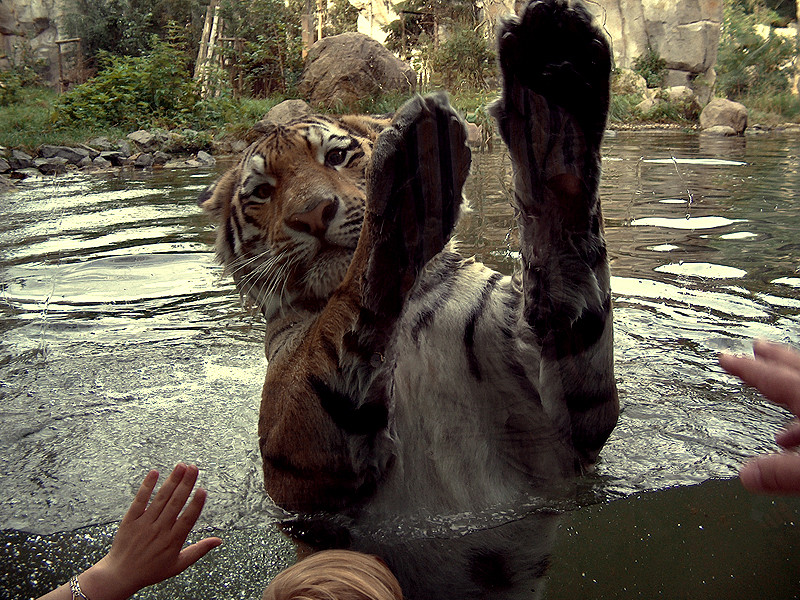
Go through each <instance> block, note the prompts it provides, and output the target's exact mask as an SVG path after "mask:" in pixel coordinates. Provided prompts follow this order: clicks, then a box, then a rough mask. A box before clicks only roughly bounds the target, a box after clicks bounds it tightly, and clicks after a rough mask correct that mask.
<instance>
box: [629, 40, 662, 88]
mask: <svg viewBox="0 0 800 600" xmlns="http://www.w3.org/2000/svg"><path fill="white" fill-rule="evenodd" d="M633 71H634V72H635V73H638V74H639V75H641V76H642V77H644V80H645V81H646V82H647V87H649V88H657V87H661V86H662V85H664V78H665V77H666V75H667V62H666V61H665V60H664V59H663V58H661V57H660V56H659V54H658V52H656V51H655V50H654V49H653V48H651V47H648V48H647V52H645V53H644V54H642V55H641V56H637V57H636V58H635V59H634V60H633Z"/></svg>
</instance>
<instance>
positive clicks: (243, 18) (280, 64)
mask: <svg viewBox="0 0 800 600" xmlns="http://www.w3.org/2000/svg"><path fill="white" fill-rule="evenodd" d="M220 6H221V9H222V15H223V18H224V19H225V23H226V26H227V28H228V29H227V30H226V34H227V35H229V36H231V37H235V38H239V39H241V40H243V43H242V46H241V47H240V48H239V49H236V48H233V47H228V48H227V49H226V58H227V59H228V60H230V61H231V62H232V63H233V64H235V65H236V66H237V67H238V68H239V69H241V71H242V73H243V75H244V80H245V83H246V84H247V87H248V88H249V90H248V91H249V93H250V94H251V95H253V96H256V97H266V96H269V95H270V94H274V93H286V92H289V91H291V90H292V88H293V87H294V85H295V84H296V83H297V81H298V80H299V79H300V75H301V74H302V71H303V56H302V47H303V45H302V38H301V33H300V19H299V18H298V15H297V14H292V12H291V8H290V7H289V6H287V4H286V2H284V0H250V1H249V2H239V1H236V0H223V2H222V4H221V5H220Z"/></svg>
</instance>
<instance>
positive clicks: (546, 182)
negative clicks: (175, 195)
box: [203, 0, 618, 597]
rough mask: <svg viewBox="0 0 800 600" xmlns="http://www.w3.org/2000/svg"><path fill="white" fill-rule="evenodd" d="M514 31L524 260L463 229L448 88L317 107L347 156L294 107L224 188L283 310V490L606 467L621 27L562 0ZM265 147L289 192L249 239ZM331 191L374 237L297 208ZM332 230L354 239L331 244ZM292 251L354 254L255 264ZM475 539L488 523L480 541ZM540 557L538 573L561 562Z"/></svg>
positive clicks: (510, 481) (340, 504)
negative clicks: (345, 109)
mask: <svg viewBox="0 0 800 600" xmlns="http://www.w3.org/2000/svg"><path fill="white" fill-rule="evenodd" d="M499 44H500V60H501V67H502V69H503V76H504V89H503V95H502V97H501V99H500V100H498V101H497V103H496V104H495V105H494V107H493V114H494V115H495V117H496V119H497V121H498V124H499V126H500V131H501V134H502V137H503V139H504V141H505V142H506V144H507V146H508V147H509V151H510V154H511V157H512V162H513V165H514V178H515V189H516V193H515V199H514V210H515V212H516V216H517V220H518V223H519V227H520V232H521V248H520V250H521V255H522V259H521V261H520V266H519V270H518V273H517V274H516V275H515V276H514V277H507V276H503V275H501V274H499V273H496V272H494V271H492V270H491V269H489V268H488V267H486V266H484V265H482V264H480V263H478V262H476V261H474V260H473V259H471V258H465V257H462V256H461V255H460V254H458V253H457V252H456V251H455V250H454V249H453V247H452V245H451V244H450V237H451V235H452V232H453V227H454V226H455V223H456V221H457V219H458V216H459V214H460V211H461V210H462V208H463V199H462V188H463V184H464V181H465V179H466V176H467V173H468V170H469V164H470V153H469V149H468V148H467V145H466V134H465V130H464V126H463V123H462V121H461V119H460V117H458V115H457V114H456V113H455V112H454V111H453V109H452V108H450V106H449V103H448V101H447V98H446V97H445V96H443V95H438V94H434V95H430V96H426V97H424V98H422V97H415V98H413V99H411V100H410V101H409V102H408V103H406V104H405V105H404V106H403V107H402V108H401V109H400V110H399V111H398V113H397V114H396V115H395V116H394V118H393V120H392V121H391V123H388V124H387V123H376V122H374V121H369V122H368V123H366V122H364V123H361V124H360V125H358V126H355V125H353V122H354V121H358V118H355V117H354V118H351V121H350V124H347V122H346V121H345V120H342V121H338V122H337V121H336V120H335V119H330V118H328V117H324V118H323V117H313V118H311V120H312V121H314V120H315V119H320V120H322V121H324V122H325V123H326V125H325V127H328V128H329V130H330V128H336V127H339V128H340V129H341V130H342V131H345V132H347V135H349V136H350V137H351V138H352V141H353V144H355V145H356V146H358V148H359V149H360V150H359V151H361V150H363V152H364V154H363V156H362V157H361V159H359V160H360V162H358V164H357V165H354V168H353V169H350V170H348V171H345V170H341V169H339V170H337V169H331V168H329V167H328V166H326V164H325V162H324V161H322V162H320V160H319V156H320V150H319V147H318V146H315V144H314V143H313V142H311V141H309V139H310V138H309V136H308V135H307V134H306V133H304V132H306V131H307V128H308V127H309V126H310V124H309V123H308V122H306V121H300V122H297V123H294V124H290V125H288V126H278V125H276V126H275V127H276V129H275V131H273V132H270V133H269V134H268V135H267V136H266V137H265V138H264V139H263V140H262V141H261V142H258V143H257V145H256V146H254V147H252V148H251V149H250V150H249V151H248V152H247V153H246V155H245V157H244V158H243V160H242V161H241V162H240V164H239V165H237V166H236V167H234V168H233V169H232V170H231V171H229V172H228V173H227V174H225V175H224V176H223V177H222V179H221V180H220V181H219V182H218V183H217V184H216V186H215V187H213V188H212V189H211V190H209V192H208V193H207V194H206V195H205V196H204V198H203V202H204V204H203V206H204V208H205V209H206V210H207V211H209V212H210V213H212V214H213V215H215V217H216V218H217V219H218V220H219V221H220V230H219V231H220V233H219V235H218V241H217V251H218V254H219V256H220V259H221V261H222V262H223V263H224V264H225V265H226V266H227V267H228V268H229V269H230V270H232V271H233V273H234V277H235V278H237V286H238V287H239V290H240V292H241V293H242V294H244V295H248V296H250V297H251V299H252V300H253V301H254V302H256V303H257V305H258V306H259V307H260V308H261V309H262V311H263V312H264V313H265V315H266V316H267V318H268V324H267V336H266V352H267V357H268V360H269V365H268V368H267V374H266V379H265V383H264V388H263V394H262V402H261V411H260V417H259V426H258V434H259V442H260V449H261V455H262V458H263V464H264V481H265V487H266V490H267V492H268V493H269V495H270V496H271V498H272V499H273V500H274V501H275V502H276V503H277V504H278V505H279V506H282V507H283V508H285V509H287V510H290V511H295V512H297V513H299V514H301V515H308V514H315V515H319V514H321V513H327V514H330V515H339V516H342V515H343V516H346V517H347V518H350V519H355V523H361V524H362V525H363V524H365V523H373V524H374V523H380V522H381V520H382V519H390V518H396V517H398V516H402V515H409V516H415V517H419V516H420V515H433V514H454V513H459V512H463V511H474V510H484V509H486V508H487V507H492V506H504V505H507V504H508V503H509V502H513V501H515V500H517V499H519V498H525V497H528V496H529V495H533V494H535V495H537V496H540V497H541V496H548V495H553V494H555V495H558V494H560V493H562V492H563V486H564V485H565V483H567V482H569V481H570V480H571V479H572V478H573V477H574V476H575V475H578V474H581V473H583V472H585V471H586V470H587V469H590V468H591V467H592V465H593V464H594V463H595V461H596V460H597V457H598V454H599V452H600V449H601V447H602V446H603V444H604V442H605V440H606V439H607V437H608V435H609V434H610V432H611V430H612V429H613V427H614V425H615V423H616V419H617V415H618V402H617V394H616V387H615V380H614V372H613V350H612V344H613V335H612V323H611V299H610V289H609V279H610V277H609V269H608V262H607V258H606V249H605V242H604V239H603V227H602V215H601V211H600V201H599V197H598V185H599V176H600V141H601V139H602V133H603V129H604V126H605V118H606V113H607V108H608V77H609V71H610V51H609V47H608V43H607V42H606V40H605V38H604V37H603V35H602V33H601V32H599V31H598V30H597V29H596V28H595V27H594V26H593V25H592V24H591V19H590V17H589V15H588V13H587V12H586V11H585V9H584V8H583V7H582V6H581V5H580V4H579V3H575V2H566V1H563V0H547V1H544V2H532V3H530V4H529V5H528V6H527V7H526V8H525V9H524V10H523V14H522V16H521V17H520V18H514V19H509V20H508V21H506V22H505V23H504V24H503V26H502V30H501V35H500V42H499ZM376 127H383V129H382V130H381V132H380V135H377V136H376V135H375V130H376V129H375V128H376ZM254 161H255V163H258V164H261V162H263V164H264V165H265V168H264V170H265V174H266V176H267V177H268V178H271V180H272V181H274V182H275V186H274V188H275V190H280V193H278V192H276V195H275V201H274V202H273V204H272V205H269V206H267V205H263V204H262V205H261V206H260V207H259V208H258V209H255V208H250V209H248V210H249V211H250V212H251V213H252V215H255V216H257V219H260V220H258V222H259V223H262V224H263V232H260V233H259V235H260V236H261V237H260V238H259V236H258V235H256V236H255V237H254V240H253V242H252V244H251V245H250V246H249V247H248V251H247V252H246V253H245V254H247V259H243V257H242V256H240V255H239V254H238V253H237V252H236V251H235V250H234V249H233V245H232V243H231V240H232V239H233V238H235V236H233V238H232V236H231V233H230V232H231V230H235V229H236V227H237V226H238V225H236V224H235V223H234V224H232V223H231V221H232V220H235V219H236V218H238V217H239V216H241V215H242V214H244V212H243V209H242V205H243V204H246V203H247V197H246V195H247V192H248V187H247V186H248V185H251V184H252V182H251V183H250V184H247V183H246V181H247V177H248V176H251V175H252V171H253V162H254ZM259 161H261V162H259ZM359 169H361V170H360V171H359ZM298 178H300V179H301V180H302V181H298ZM301 183H302V184H303V185H300V184H301ZM331 196H335V197H336V198H337V201H338V202H339V203H340V204H339V206H342V207H345V208H346V209H347V210H349V211H351V213H352V214H356V213H358V211H359V209H358V207H359V206H360V207H361V212H362V214H363V219H362V220H363V226H362V227H361V228H360V231H359V233H358V237H357V243H356V241H355V240H353V239H352V237H353V236H352V231H350V230H348V235H350V237H349V238H348V237H347V235H345V234H344V232H342V231H340V230H336V231H334V230H333V229H335V228H334V222H333V221H331V224H330V225H329V227H331V230H327V231H326V232H325V233H324V237H323V238H322V239H315V238H314V236H313V235H310V234H308V233H307V232H303V231H298V230H297V229H296V228H293V227H292V226H290V223H294V222H295V221H292V219H298V218H302V219H308V218H309V217H308V215H309V214H317V213H320V211H319V210H317V209H316V207H317V204H316V203H318V202H322V201H323V200H324V199H325V198H330V197H331ZM321 199H323V200H321ZM315 210H316V211H317V212H316V213H315V212H314V211H315ZM259 211H260V212H259ZM298 214H299V215H300V217H298V216H297V215H298ZM320 214H321V213H320ZM351 216H352V215H351ZM345 222H350V221H347V220H346V219H343V220H341V221H340V223H345ZM337 226H338V225H337ZM337 236H339V237H337ZM332 240H333V241H336V240H339V241H341V242H342V246H341V248H340V249H341V252H340V255H341V256H338V257H334V258H333V259H332V260H331V256H329V255H325V254H324V252H330V244H331V243H333V242H332ZM298 248H300V250H298ZM281 253H287V254H292V253H303V259H302V260H299V259H298V260H297V261H295V263H294V264H293V266H292V269H295V270H298V269H300V270H301V269H308V270H311V271H314V270H315V269H317V268H318V267H319V266H320V265H319V263H320V261H323V263H324V264H325V265H341V264H342V262H344V263H345V267H344V268H342V267H340V266H337V267H336V269H333V270H330V271H331V272H330V273H328V276H326V273H325V272H323V273H320V274H319V280H320V281H322V280H324V285H317V286H313V285H308V282H307V281H306V282H305V283H303V282H301V279H302V278H301V277H300V275H298V273H296V272H295V270H292V269H287V270H286V271H285V272H282V276H283V281H282V282H281V283H280V285H275V284H272V283H271V284H269V285H268V286H266V287H263V286H262V287H259V286H258V285H252V284H253V282H254V281H256V280H258V278H259V276H258V275H253V274H252V272H251V270H252V269H253V268H254V267H252V265H258V264H260V262H261V263H263V261H265V260H266V259H265V258H264V257H265V256H268V257H272V256H280V255H281ZM315 253H316V254H315ZM342 257H345V258H346V260H343V259H342ZM340 259H342V260H340ZM246 260H251V261H252V262H250V263H247V262H246ZM324 261H328V262H324ZM337 261H338V262H337ZM243 265H245V266H243ZM246 265H251V266H246ZM326 268H327V267H326ZM237 271H238V273H237ZM326 277H327V278H326ZM248 285H250V286H251V288H252V289H250V288H249V287H248ZM265 285H266V284H265ZM326 290H327V293H326ZM543 527H544V529H545V530H548V531H549V530H550V529H551V526H550V525H546V526H543ZM335 529H336V528H333V529H331V531H335ZM540 529H541V528H540ZM298 535H299V534H298ZM332 535H333V534H332ZM337 535H338V534H337ZM543 536H544V537H543V538H542V539H543V540H544V539H545V538H546V539H550V534H549V533H548V534H546V535H545V534H543ZM333 537H334V538H335V537H336V535H333ZM489 537H491V536H489ZM313 538H314V535H310V536H309V539H310V540H311V543H312V544H314V545H317V546H322V545H326V544H336V543H337V542H331V539H333V538H331V539H327V540H326V539H323V538H325V536H324V535H323V536H322V537H317V538H316V541H315V539H313ZM345 538H346V539H347V540H348V541H347V542H346V543H353V544H355V542H354V540H356V539H357V538H358V535H356V534H355V533H352V532H351V533H349V534H346V535H345ZM369 538H370V536H363V538H362V541H363V540H368V539H369ZM364 543H365V544H366V545H367V546H369V542H364ZM373 543H374V542H373ZM492 544H494V546H495V547H494V548H491V551H490V550H487V548H488V547H489V546H492ZM503 544H504V542H502V541H501V540H500V538H498V539H496V540H494V541H492V542H487V541H486V540H485V539H484V540H483V541H482V542H481V552H483V551H486V552H489V554H491V553H492V552H499V553H500V554H501V555H504V553H506V552H508V550H509V549H508V548H505V547H502V546H503ZM362 545H364V544H362ZM475 551H476V550H475V548H474V547H470V546H469V545H468V544H467V547H466V548H462V549H461V550H460V551H459V552H460V553H461V554H459V556H461V557H462V558H463V560H464V561H466V562H469V561H468V560H467V558H465V557H468V556H471V555H472V554H470V553H473V554H474V552H475ZM531 551H532V552H534V553H536V554H537V557H538V558H531V557H528V559H530V560H528V563H530V564H534V563H535V564H539V565H542V564H545V562H546V560H545V558H546V551H545V550H542V549H541V548H537V549H536V550H535V551H534V550H531ZM387 552H389V551H388V550H387ZM542 553H544V554H542ZM479 555H480V553H479ZM543 557H545V558H543ZM389 560H390V562H391V559H389ZM459 560H461V559H459ZM492 560H495V559H494V558H493V559H492ZM526 560H527V559H526ZM531 561H533V562H532V563H531ZM478 562H479V563H481V561H478ZM484 562H485V561H484ZM489 562H491V561H489ZM501 562H502V561H501ZM473 563H474V561H473ZM473 563H470V564H472V567H470V568H473V567H474V569H477V571H476V572H481V573H483V571H482V570H481V569H482V568H483V567H480V568H479V567H476V566H475V564H477V563H475V564H473ZM481 564H483V563H481ZM487 564H489V563H487ZM401 567H402V565H400V564H399V563H398V566H397V568H398V569H401ZM487 568H488V567H487ZM474 569H473V570H474ZM533 570H534V571H536V572H537V573H538V574H537V575H535V576H532V577H534V579H536V578H539V577H541V575H542V574H543V571H544V570H546V569H538V570H537V569H533ZM539 571H542V572H539ZM490 575H491V573H490ZM417 576H419V574H417ZM426 576H427V575H426ZM432 577H433V576H432ZM465 577H466V579H467V580H470V581H471V582H472V583H469V585H467V587H465V588H464V592H463V593H464V594H466V595H464V596H458V597H471V596H472V595H475V594H477V596H476V597H478V596H480V590H481V589H482V588H481V585H482V584H480V583H476V580H475V577H473V576H470V575H469V574H467V575H465ZM487 577H488V575H487ZM433 579H436V578H435V577H433ZM444 579H447V577H444ZM490 579H491V577H490ZM443 584H444V585H445V586H446V583H443ZM451 585H454V584H452V583H451ZM465 585H466V584H465ZM525 585H528V584H525ZM525 585H523V587H525ZM531 585H532V584H531ZM531 585H528V587H527V589H528V590H529V591H530V590H531V589H532V588H531ZM470 586H471V587H470ZM484 587H485V586H484ZM452 589H456V588H452ZM537 589H538V588H537ZM476 590H477V591H476ZM452 597H456V596H452Z"/></svg>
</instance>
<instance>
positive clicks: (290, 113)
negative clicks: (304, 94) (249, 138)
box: [261, 98, 313, 123]
mask: <svg viewBox="0 0 800 600" xmlns="http://www.w3.org/2000/svg"><path fill="white" fill-rule="evenodd" d="M312 112H313V111H312V110H311V107H310V106H309V105H308V103H307V102H304V101H303V100H298V99H296V98H295V99H292V100H284V101H283V102H281V103H279V104H276V105H275V106H273V107H272V108H270V109H269V110H268V111H267V114H266V115H264V118H263V119H261V120H262V121H272V122H273V123H286V122H288V121H291V120H293V119H301V118H303V117H307V116H308V115H310V114H312Z"/></svg>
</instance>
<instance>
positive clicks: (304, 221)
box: [286, 198, 339, 238]
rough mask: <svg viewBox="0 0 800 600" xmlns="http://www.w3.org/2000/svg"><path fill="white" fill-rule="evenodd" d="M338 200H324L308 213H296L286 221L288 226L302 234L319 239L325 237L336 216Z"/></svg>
mask: <svg viewBox="0 0 800 600" xmlns="http://www.w3.org/2000/svg"><path fill="white" fill-rule="evenodd" d="M338 204H339V202H338V200H336V199H335V198H334V199H332V200H323V201H322V202H320V203H319V204H317V205H316V206H315V207H314V208H312V209H311V210H309V211H307V212H302V213H296V214H294V215H292V216H290V217H288V218H287V219H286V224H287V225H288V226H289V227H291V228H292V229H294V230H295V231H299V232H301V233H308V234H310V235H313V236H315V237H318V238H322V237H324V236H325V232H326V231H328V225H330V224H331V221H333V217H335V216H336V210H337V208H338Z"/></svg>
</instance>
